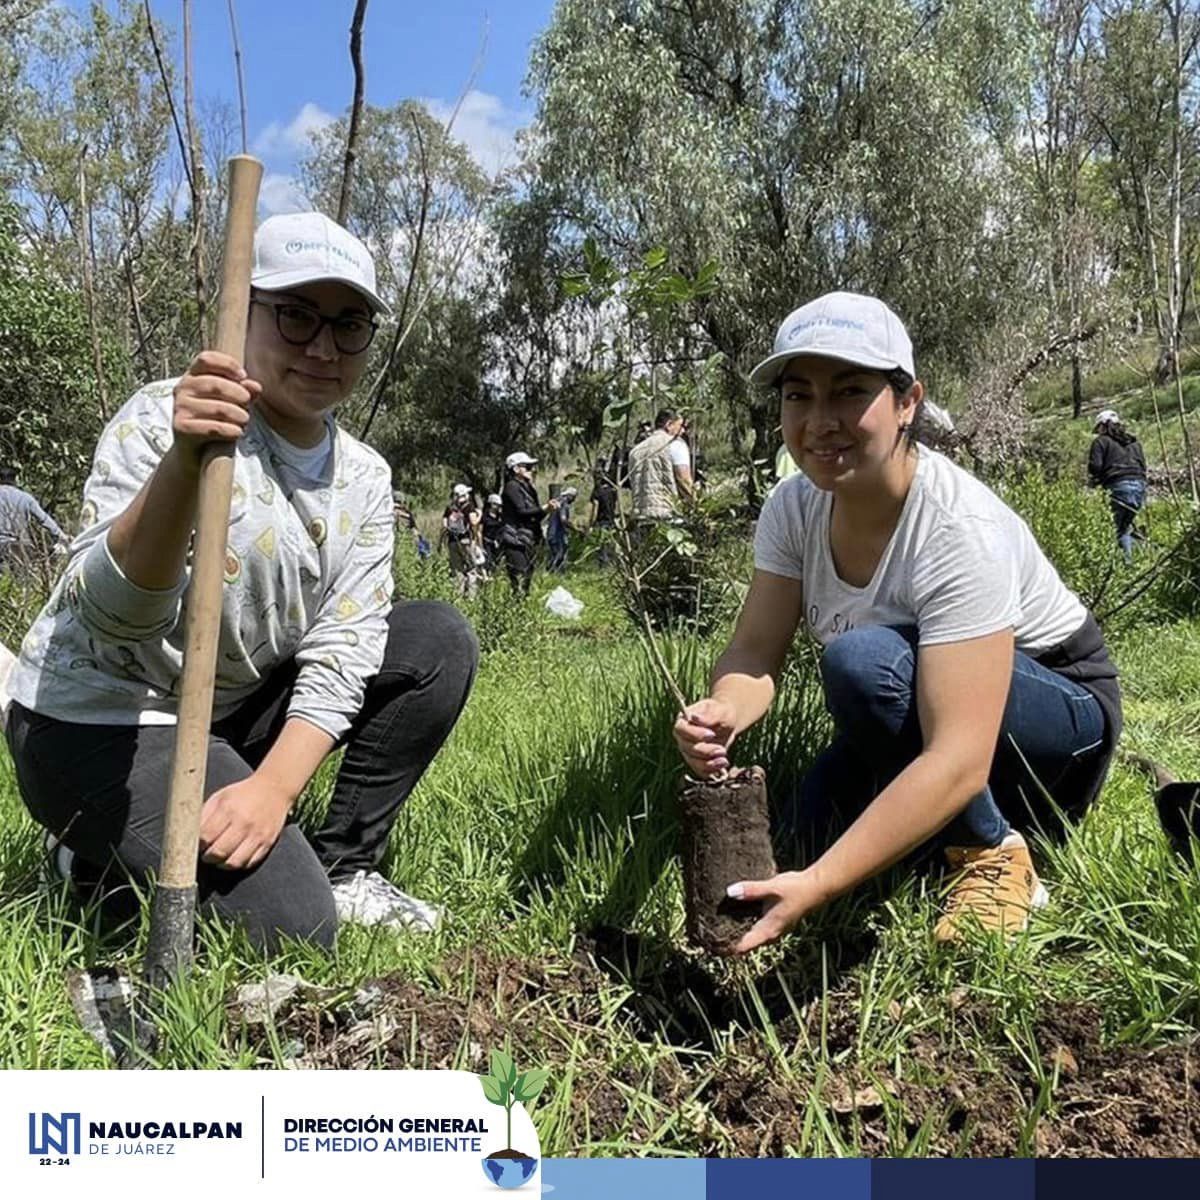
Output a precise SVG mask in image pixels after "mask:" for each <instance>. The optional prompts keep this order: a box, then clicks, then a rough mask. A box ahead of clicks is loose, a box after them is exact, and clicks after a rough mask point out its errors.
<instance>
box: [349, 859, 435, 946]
mask: <svg viewBox="0 0 1200 1200" xmlns="http://www.w3.org/2000/svg"><path fill="white" fill-rule="evenodd" d="M333 902H334V904H335V905H336V906H337V915H338V920H340V921H342V922H343V923H352V924H355V925H387V926H389V927H390V928H392V929H411V930H413V931H414V932H416V933H431V932H432V931H433V930H435V929H436V928H437V927H438V923H439V922H440V921H441V919H442V916H443V910H442V909H441V908H439V907H438V906H437V905H436V904H430V903H428V901H425V900H418V899H417V898H416V897H415V896H409V895H406V894H405V893H404V892H402V891H401V890H400V889H399V888H398V887H396V885H395V884H394V883H391V882H389V881H388V880H386V879H384V877H383V876H382V875H380V873H379V872H378V871H369V872H368V871H357V872H356V873H355V874H353V875H351V876H349V877H347V878H346V879H339V880H338V881H337V883H335V884H334V885H333Z"/></svg>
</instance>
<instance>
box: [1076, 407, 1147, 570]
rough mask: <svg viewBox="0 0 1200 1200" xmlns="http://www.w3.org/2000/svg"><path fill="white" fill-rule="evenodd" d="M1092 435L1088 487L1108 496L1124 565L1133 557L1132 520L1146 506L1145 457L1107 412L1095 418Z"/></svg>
mask: <svg viewBox="0 0 1200 1200" xmlns="http://www.w3.org/2000/svg"><path fill="white" fill-rule="evenodd" d="M1095 431H1096V436H1095V438H1094V439H1093V440H1092V448H1091V451H1090V452H1089V453H1088V486H1089V487H1102V488H1104V490H1105V491H1106V492H1108V500H1109V505H1110V507H1111V508H1112V516H1113V524H1114V525H1115V526H1116V528H1117V544H1118V545H1119V546H1120V547H1121V550H1122V551H1123V552H1124V554H1125V560H1126V562H1128V561H1129V560H1130V559H1132V557H1133V522H1134V518H1135V517H1136V516H1137V515H1138V512H1139V511H1140V510H1141V507H1142V505H1143V504H1145V503H1146V456H1145V455H1144V454H1143V453H1142V446H1141V443H1140V442H1139V441H1138V440H1137V438H1136V437H1135V436H1134V435H1133V433H1132V432H1130V430H1128V429H1127V428H1126V427H1125V426H1124V424H1122V422H1121V418H1120V417H1119V416H1118V415H1117V414H1116V413H1115V412H1114V411H1113V410H1112V409H1111V408H1106V409H1105V410H1104V411H1103V412H1101V413H1100V414H1098V415H1097V417H1096V425H1095Z"/></svg>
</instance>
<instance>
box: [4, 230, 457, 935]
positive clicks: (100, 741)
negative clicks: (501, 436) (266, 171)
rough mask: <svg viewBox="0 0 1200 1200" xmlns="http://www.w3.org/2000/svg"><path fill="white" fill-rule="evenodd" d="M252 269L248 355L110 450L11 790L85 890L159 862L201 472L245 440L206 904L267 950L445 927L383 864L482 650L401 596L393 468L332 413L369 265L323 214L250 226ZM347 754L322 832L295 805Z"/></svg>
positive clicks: (152, 410) (360, 359) (28, 677)
mask: <svg viewBox="0 0 1200 1200" xmlns="http://www.w3.org/2000/svg"><path fill="white" fill-rule="evenodd" d="M251 281H252V292H251V300H250V312H249V324H248V328H247V333H246V353H245V367H244V368H243V366H242V364H240V363H238V362H236V361H235V360H233V359H232V358H230V357H229V356H227V355H224V354H218V353H216V352H214V351H205V352H203V353H201V354H199V355H197V356H196V358H194V359H193V360H192V363H191V365H190V366H189V367H188V369H187V371H186V373H185V374H183V375H182V376H180V377H179V378H178V379H175V380H166V381H163V382H160V383H152V384H149V385H148V386H147V387H145V388H143V389H142V390H141V391H139V392H138V393H137V394H136V395H135V396H134V397H133V398H132V399H131V400H129V401H128V403H126V404H125V405H124V406H123V407H122V408H121V410H120V411H119V412H118V413H117V415H116V416H115V417H114V418H113V419H112V421H111V422H110V423H109V425H108V428H107V429H106V430H105V431H104V434H103V436H102V437H101V439H100V444H99V446H98V448H97V451H96V456H95V462H94V464H93V467H92V473H91V475H90V476H89V478H88V481H87V484H86V486H85V488H84V504H83V519H82V523H83V531H82V532H81V533H80V534H79V536H78V537H76V539H75V541H74V543H73V545H72V547H71V558H70V560H69V562H68V564H67V567H66V570H65V572H64V574H63V577H62V579H61V580H60V582H59V584H58V586H57V588H56V589H55V591H54V594H53V596H52V597H51V598H50V601H49V603H48V604H47V605H46V607H45V608H44V609H43V611H42V613H41V615H40V616H39V617H38V619H37V621H36V622H35V623H34V626H33V628H32V629H31V630H30V632H29V634H28V636H27V637H26V638H25V643H24V645H23V646H22V648H21V658H20V662H19V663H18V665H17V667H16V670H15V672H14V674H13V678H12V695H13V704H12V711H11V713H10V715H9V720H8V730H7V733H8V741H9V747H10V749H11V751H12V757H13V762H14V763H15V765H16V772H17V781H18V783H19V785H20V789H21V795H22V797H23V798H24V801H25V804H26V807H27V808H28V809H29V811H30V813H31V814H32V815H33V817H34V818H35V819H36V820H37V821H38V822H40V823H41V824H42V825H44V826H45V827H46V829H47V830H48V831H49V833H50V836H51V848H52V849H53V850H54V863H55V865H56V866H57V867H58V868H59V869H60V870H63V869H65V868H68V867H69V870H70V875H71V878H72V879H73V881H74V883H75V884H76V886H77V887H78V888H81V889H82V890H83V893H84V896H85V897H91V896H93V895H99V896H101V897H103V898H105V899H107V900H108V901H109V903H108V907H109V908H110V909H111V908H112V904H111V900H112V899H113V898H118V899H119V897H115V896H114V893H113V892H111V891H109V890H107V889H106V888H105V886H104V885H105V884H106V883H107V882H109V881H113V880H117V881H119V880H120V879H121V878H123V877H125V876H129V877H131V878H133V879H134V880H137V881H143V880H145V879H146V878H147V877H149V876H150V875H152V873H153V872H154V871H155V869H156V868H157V867H158V863H159V858H160V855H161V850H162V837H163V830H164V821H165V801H166V794H167V789H168V781H169V779H170V774H171V756H172V749H173V746H174V741H175V730H174V725H175V714H176V710H177V707H178V699H179V681H180V673H181V669H182V650H183V630H184V615H183V614H184V610H185V609H186V607H187V604H188V600H189V595H190V591H189V587H190V574H189V570H188V548H189V541H190V537H191V531H192V525H193V517H194V514H195V511H196V505H197V496H198V490H199V479H200V466H201V462H202V459H203V456H204V454H205V450H206V447H207V446H208V445H209V443H212V442H218V443H227V444H232V445H233V451H234V482H233V503H232V508H231V512H230V518H229V534H228V542H227V548H226V554H225V588H224V592H223V595H222V602H221V627H220V635H219V639H218V645H217V674H216V691H215V697H214V713H213V717H214V720H213V724H212V727H211V734H210V737H209V739H208V757H207V769H206V779H205V782H206V799H205V804H204V810H203V816H202V819H201V824H200V851H201V861H200V863H199V870H198V884H199V895H200V902H201V909H202V911H205V912H209V913H215V914H217V915H219V916H221V917H223V918H225V919H227V920H229V921H232V922H236V923H237V924H239V925H241V926H242V927H243V928H244V929H245V930H246V932H247V933H248V934H249V936H250V938H251V939H252V940H253V941H254V942H255V943H256V944H258V945H261V946H264V947H268V948H274V947H275V946H277V945H278V943H279V940H280V938H281V937H299V938H308V939H311V940H314V941H316V942H318V943H320V944H322V945H325V946H332V945H333V942H334V936H335V932H336V929H337V925H338V922H339V920H341V921H353V922H355V923H360V924H382V925H389V926H393V927H401V926H404V927H408V928H412V929H416V930H428V929H432V928H433V927H434V926H435V925H436V924H437V922H438V919H439V916H440V912H439V910H438V909H437V908H436V907H435V906H434V905H431V904H428V903H426V902H425V901H422V900H418V899H417V898H415V897H413V896H409V895H406V894H405V893H404V892H402V891H401V890H400V889H399V888H398V887H396V886H395V884H393V883H392V882H391V881H390V880H388V879H386V878H385V877H384V876H383V875H382V874H381V872H380V870H379V868H380V866H381V865H382V863H383V860H384V858H385V857H386V852H387V843H388V836H389V833H390V832H391V829H392V826H393V824H394V822H395V820H396V817H397V814H398V813H399V811H400V808H401V806H402V805H403V803H404V801H405V800H406V798H407V797H408V795H409V794H410V792H411V791H412V789H413V787H414V786H415V785H416V783H417V781H418V780H419V779H420V778H421V775H422V773H423V772H424V770H425V768H426V767H427V766H428V765H429V763H430V762H431V761H432V760H433V757H434V755H435V754H436V753H437V752H438V749H439V747H440V746H441V745H442V743H443V742H444V741H445V739H446V737H447V735H448V734H449V732H450V730H451V728H452V727H453V725H454V722H455V720H456V719H457V717H458V714H459V712H460V711H461V709H462V707H463V704H464V703H465V702H466V698H467V694H468V692H469V691H470V688H471V682H472V680H473V678H474V674H475V666H476V662H477V660H478V644H477V642H476V640H475V635H474V633H473V632H472V631H471V628H470V626H469V625H468V624H467V623H466V621H465V619H464V618H463V617H462V616H461V615H460V614H459V613H458V612H457V610H455V609H453V608H451V607H449V606H448V605H437V604H432V603H424V602H419V601H407V602H405V601H400V602H398V603H395V604H393V602H392V592H393V583H392V545H393V535H394V517H393V502H392V494H391V471H390V470H389V468H388V465H387V463H386V462H385V461H384V459H383V458H381V457H380V455H378V454H377V453H376V452H375V451H374V450H372V449H370V448H369V447H367V446H366V445H364V444H363V443H361V442H359V441H357V440H356V439H355V438H353V437H351V436H350V435H349V434H348V433H346V432H345V430H343V429H341V428H339V427H338V425H337V423H336V421H335V412H336V411H337V409H338V408H339V406H340V405H342V404H343V403H344V402H345V401H346V400H347V399H348V398H349V396H350V393H351V390H352V389H353V387H354V385H355V383H357V381H358V379H359V378H360V376H361V375H362V372H363V368H364V367H365V365H366V351H367V347H368V346H369V345H370V343H371V340H372V337H373V335H374V333H375V328H376V323H375V317H376V314H378V313H380V312H383V311H386V310H385V305H384V303H383V301H382V300H381V299H380V298H379V296H378V295H377V293H376V291H375V269H374V264H373V263H372V260H371V256H370V253H369V252H368V250H367V248H366V246H364V245H363V244H362V243H361V242H360V241H359V240H358V239H357V238H355V237H353V236H352V235H351V234H350V233H349V232H347V231H346V230H345V229H343V228H342V227H341V226H339V225H336V224H334V222H332V221H330V220H329V219H328V218H326V217H324V216H322V215H321V214H320V213H289V214H286V215H280V216H275V217H271V218H269V219H268V220H267V221H265V222H264V223H263V224H262V225H261V226H260V227H259V230H258V233H257V234H256V236H255V239H254V269H253V272H252V275H251ZM338 746H344V747H345V754H344V756H343V757H342V761H341V765H340V768H339V771H338V775H337V780H336V782H335V784H334V787H333V795H332V798H331V799H330V802H329V807H328V811H327V812H326V814H325V817H324V820H323V822H322V823H321V826H320V828H319V829H317V830H316V831H315V832H314V835H313V837H312V839H311V840H309V839H306V838H305V837H304V836H303V834H302V833H301V832H300V828H299V826H298V825H296V824H295V823H293V821H292V819H291V814H292V810H293V808H294V806H295V805H296V802H297V801H298V799H299V797H300V794H301V793H302V792H303V790H304V788H305V786H306V785H307V784H308V782H309V780H310V778H311V777H312V776H313V774H314V773H315V772H316V770H317V767H318V766H319V765H320V764H321V762H322V761H323V760H324V759H325V757H326V756H327V755H328V754H329V753H330V752H331V751H332V750H333V749H334V748H335V747H338ZM67 852H69V853H67Z"/></svg>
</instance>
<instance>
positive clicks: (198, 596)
mask: <svg viewBox="0 0 1200 1200" xmlns="http://www.w3.org/2000/svg"><path fill="white" fill-rule="evenodd" d="M261 179H262V164H261V163H260V162H258V160H257V159H254V158H251V157H249V156H248V155H245V154H239V155H236V156H234V157H233V158H231V159H230V160H229V208H228V212H227V214H226V218H225V244H224V249H223V254H222V267H221V296H220V305H219V308H218V310H217V339H216V349H217V350H220V351H221V352H222V353H224V354H228V355H231V356H232V357H233V358H236V359H237V360H238V361H239V362H240V361H241V359H242V356H243V355H244V353H245V348H246V315H247V312H248V310H249V306H250V267H251V260H252V256H253V246H254V217H255V211H256V209H257V207H258V186H259V182H260V181H261ZM233 456H234V448H233V444H232V443H228V442H222V443H215V444H213V445H210V446H209V447H208V449H207V450H206V452H205V455H204V460H203V464H202V466H201V470H200V492H199V500H198V505H197V515H196V532H195V538H194V541H193V552H192V574H191V581H190V584H189V587H188V602H187V603H188V608H187V624H186V629H185V640H184V651H183V676H182V679H181V681H180V689H179V691H180V698H179V713H178V720H177V724H176V731H175V757H174V762H173V765H172V771H171V790H170V793H169V794H168V797H167V819H166V830H165V834H164V837H163V849H162V860H161V864H160V867H159V873H158V880H157V882H156V885H155V888H154V897H153V900H152V902H151V908H150V937H149V941H148V945H147V949H146V961H145V966H144V974H145V978H146V982H147V983H149V985H150V986H151V987H152V988H156V989H161V988H164V987H165V986H166V985H167V984H169V983H171V982H172V981H174V980H176V979H179V978H181V977H184V976H187V975H188V974H189V973H190V971H191V968H192V935H193V925H194V920H195V912H196V860H197V858H198V855H199V842H200V813H201V810H202V808H203V807H204V778H205V768H206V766H207V756H208V735H209V727H210V725H211V723H212V702H213V683H214V678H215V675H216V661H217V635H218V632H219V630H220V623H221V598H222V589H223V586H224V580H223V575H224V565H225V544H226V536H227V533H228V529H229V501H230V495H231V493H232V490H233V462H234V457H233ZM68 988H69V990H70V993H71V1001H72V1004H73V1005H74V1006H75V1010H76V1012H77V1013H78V1015H79V1017H80V1020H81V1022H82V1023H83V1026H84V1028H85V1029H87V1030H88V1031H89V1032H90V1033H92V1034H93V1036H95V1037H96V1038H97V1040H99V1041H100V1042H101V1044H102V1045H105V1046H106V1047H107V1048H108V1049H109V1050H111V1051H112V1052H113V1055H114V1057H115V1058H116V1060H117V1064H118V1066H135V1065H138V1064H139V1062H140V1061H141V1054H140V1052H144V1051H148V1050H151V1049H153V1045H154V1032H153V1027H152V1026H151V1025H150V1024H149V1023H148V1022H146V1021H143V1020H141V1019H140V1018H139V1017H138V1016H137V1013H136V1009H135V1006H134V1003H133V1000H134V994H133V989H132V986H131V985H130V984H129V981H128V980H126V979H124V978H122V977H120V976H118V975H116V974H115V973H114V972H112V971H111V970H110V971H107V972H103V971H79V972H74V973H73V974H72V976H71V977H70V978H69V979H68Z"/></svg>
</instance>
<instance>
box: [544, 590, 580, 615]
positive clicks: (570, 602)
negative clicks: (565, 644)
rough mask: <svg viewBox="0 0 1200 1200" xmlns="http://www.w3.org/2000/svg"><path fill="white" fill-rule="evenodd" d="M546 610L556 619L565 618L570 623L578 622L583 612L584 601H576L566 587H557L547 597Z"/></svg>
mask: <svg viewBox="0 0 1200 1200" xmlns="http://www.w3.org/2000/svg"><path fill="white" fill-rule="evenodd" d="M546 608H547V609H548V610H549V611H550V612H552V613H553V614H554V615H555V616H556V617H565V618H566V619H567V620H568V621H578V620H579V614H580V613H581V612H583V601H582V600H576V599H575V597H574V596H572V595H571V593H570V592H568V591H567V589H566V588H565V587H556V588H555V589H554V591H552V592H551V593H550V595H548V596H547V597H546Z"/></svg>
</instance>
